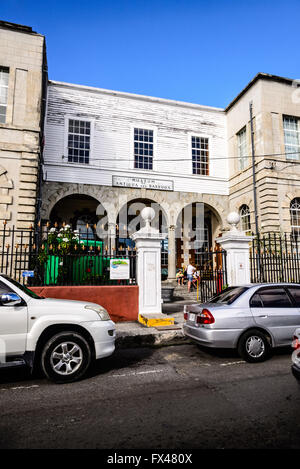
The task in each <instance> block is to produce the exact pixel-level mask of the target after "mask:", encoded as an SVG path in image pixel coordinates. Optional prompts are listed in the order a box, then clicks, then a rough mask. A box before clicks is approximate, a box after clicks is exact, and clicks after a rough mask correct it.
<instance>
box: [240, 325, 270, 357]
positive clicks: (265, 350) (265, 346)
mask: <svg viewBox="0 0 300 469" xmlns="http://www.w3.org/2000/svg"><path fill="white" fill-rule="evenodd" d="M270 352H271V345H270V342H269V340H268V339H267V337H266V336H265V335H264V334H263V332H261V331H259V330H256V329H252V330H251V331H248V332H246V333H245V334H243V335H242V337H241V338H240V340H239V344H238V353H239V355H240V356H241V357H242V358H243V359H244V360H245V361H246V362H249V363H257V362H263V361H265V360H266V359H267V358H268V357H269V355H270Z"/></svg>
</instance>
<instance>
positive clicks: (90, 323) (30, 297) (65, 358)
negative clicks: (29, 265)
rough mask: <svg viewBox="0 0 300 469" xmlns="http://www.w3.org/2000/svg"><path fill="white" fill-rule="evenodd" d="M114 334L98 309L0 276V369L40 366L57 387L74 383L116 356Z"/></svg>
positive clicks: (101, 308)
mask: <svg viewBox="0 0 300 469" xmlns="http://www.w3.org/2000/svg"><path fill="white" fill-rule="evenodd" d="M115 335H116V333H115V324H114V322H113V321H111V319H110V317H109V314H108V312H107V311H106V309H104V308H103V307H102V306H100V305H98V304H95V303H88V302H82V301H72V300H57V299H52V298H42V297H40V296H38V295H36V294H35V293H33V292H32V291H31V290H29V289H28V288H27V287H25V286H23V285H21V284H20V283H19V282H16V281H15V280H13V279H11V278H9V277H7V276H6V275H0V369H1V368H5V367H12V366H20V365H27V366H29V367H30V368H31V370H33V369H35V368H36V367H40V368H41V369H42V371H43V372H44V374H45V375H46V377H47V378H48V379H51V380H52V381H55V382H56V383H66V382H71V381H76V380H78V379H80V378H81V377H82V376H83V375H84V374H85V373H86V371H87V370H88V368H89V366H90V364H91V363H92V362H93V361H94V360H95V359H98V358H103V357H107V356H109V355H111V354H112V353H113V352H114V350H115Z"/></svg>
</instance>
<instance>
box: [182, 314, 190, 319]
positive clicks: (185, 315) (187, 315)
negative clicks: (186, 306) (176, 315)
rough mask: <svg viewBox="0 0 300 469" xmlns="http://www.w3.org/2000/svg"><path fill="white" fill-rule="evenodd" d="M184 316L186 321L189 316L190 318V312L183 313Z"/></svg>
mask: <svg viewBox="0 0 300 469" xmlns="http://www.w3.org/2000/svg"><path fill="white" fill-rule="evenodd" d="M183 317H184V319H185V321H187V320H188V318H189V313H183Z"/></svg>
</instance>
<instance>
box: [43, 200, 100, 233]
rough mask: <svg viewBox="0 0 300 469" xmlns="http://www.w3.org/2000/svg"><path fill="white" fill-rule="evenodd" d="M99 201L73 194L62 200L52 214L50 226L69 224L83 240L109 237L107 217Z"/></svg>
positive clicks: (55, 206)
mask: <svg viewBox="0 0 300 469" xmlns="http://www.w3.org/2000/svg"><path fill="white" fill-rule="evenodd" d="M106 215H107V214H106V212H105V210H104V209H103V207H102V205H101V204H100V203H99V201H98V200H96V199H95V198H93V197H91V196H89V195H83V194H72V195H68V196H66V197H63V198H62V199H60V200H59V201H58V202H57V203H56V204H55V205H54V207H53V208H52V210H51V213H50V224H51V225H52V226H54V225H55V224H57V225H58V226H61V225H63V224H64V223H65V224H68V225H70V226H71V228H72V230H74V231H75V230H77V231H78V232H79V235H80V238H81V239H95V238H96V239H103V241H105V240H106V237H107V234H106V233H107V216H106Z"/></svg>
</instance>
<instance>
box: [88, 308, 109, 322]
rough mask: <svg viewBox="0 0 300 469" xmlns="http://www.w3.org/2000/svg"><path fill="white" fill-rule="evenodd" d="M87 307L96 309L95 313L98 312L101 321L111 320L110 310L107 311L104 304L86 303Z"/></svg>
mask: <svg viewBox="0 0 300 469" xmlns="http://www.w3.org/2000/svg"><path fill="white" fill-rule="evenodd" d="M85 309H91V310H92V311H95V313H97V314H98V315H99V317H100V320H101V321H109V320H110V316H109V314H108V312H107V311H106V309H105V308H103V306H100V305H99V306H96V305H95V306H93V305H85Z"/></svg>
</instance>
